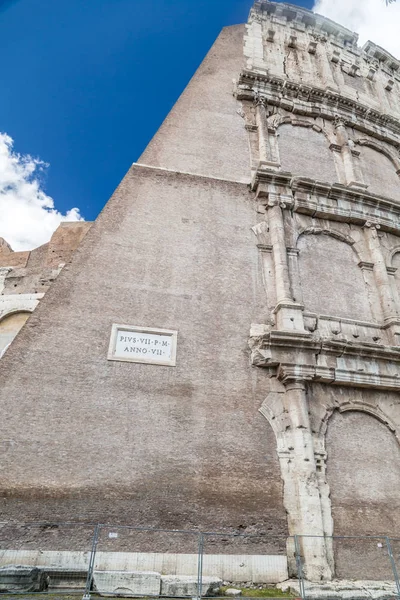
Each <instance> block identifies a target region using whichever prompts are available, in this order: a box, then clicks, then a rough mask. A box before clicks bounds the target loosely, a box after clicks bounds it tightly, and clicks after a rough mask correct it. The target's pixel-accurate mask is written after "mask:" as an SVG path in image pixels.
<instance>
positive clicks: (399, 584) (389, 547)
mask: <svg viewBox="0 0 400 600" xmlns="http://www.w3.org/2000/svg"><path fill="white" fill-rule="evenodd" d="M385 539H386V546H387V551H388V554H389V558H390V562H391V564H392V570H393V575H394V580H395V583H396V588H397V595H398V597H399V600H400V580H399V573H398V571H397V566H396V561H395V560H394V556H393V551H392V544H391V543H390V539H389V537H388V536H386V538H385Z"/></svg>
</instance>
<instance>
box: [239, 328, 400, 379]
mask: <svg viewBox="0 0 400 600" xmlns="http://www.w3.org/2000/svg"><path fill="white" fill-rule="evenodd" d="M249 344H250V347H251V361H252V364H253V365H255V366H258V367H267V368H271V367H272V368H274V369H275V370H276V373H277V376H278V378H279V379H280V380H281V381H282V382H284V383H287V382H288V381H292V380H299V379H300V380H306V381H317V382H321V383H330V384H337V385H347V386H352V387H370V388H373V389H388V390H389V389H390V390H398V391H400V347H394V346H383V345H380V344H371V343H361V342H353V341H349V340H348V339H342V340H333V339H328V338H323V339H321V338H318V337H315V336H313V335H312V334H311V333H310V334H304V333H296V332H286V331H271V332H269V333H265V334H264V335H259V336H253V337H251V338H250V342H249Z"/></svg>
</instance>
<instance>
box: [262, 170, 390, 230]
mask: <svg viewBox="0 0 400 600" xmlns="http://www.w3.org/2000/svg"><path fill="white" fill-rule="evenodd" d="M278 185H279V186H281V187H284V188H285V190H286V191H285V194H286V197H287V198H288V197H290V194H291V195H292V200H291V201H289V200H286V199H285V204H286V205H287V207H290V208H293V210H294V211H295V212H298V213H303V214H307V215H310V216H312V217H320V218H323V219H329V220H331V221H342V222H346V223H353V224H355V225H359V226H362V227H363V226H367V227H376V228H378V229H379V228H380V229H381V230H382V231H388V232H391V233H395V234H397V235H399V233H400V202H398V201H396V200H393V199H391V198H388V197H384V196H379V195H377V194H372V193H370V192H368V191H367V190H365V189H362V188H358V187H357V188H356V187H352V186H351V187H350V186H345V185H342V184H339V183H333V184H331V183H326V182H323V181H317V180H315V179H309V178H305V177H293V176H292V174H291V173H289V172H286V171H280V172H277V171H271V170H267V169H263V170H257V171H256V173H255V174H254V176H253V180H252V183H251V188H252V189H253V190H254V191H255V192H256V197H257V198H260V197H264V198H268V197H269V195H270V192H269V190H270V189H271V187H272V188H273V187H276V186H278Z"/></svg>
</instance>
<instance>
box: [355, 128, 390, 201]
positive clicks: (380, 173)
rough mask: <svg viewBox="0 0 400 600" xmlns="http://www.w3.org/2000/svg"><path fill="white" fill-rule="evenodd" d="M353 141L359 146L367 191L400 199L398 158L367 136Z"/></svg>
mask: <svg viewBox="0 0 400 600" xmlns="http://www.w3.org/2000/svg"><path fill="white" fill-rule="evenodd" d="M355 143H356V144H357V145H359V146H361V148H360V167H361V170H362V174H363V179H364V181H365V183H366V184H367V185H368V191H369V192H372V193H373V194H379V195H380V196H388V197H390V198H394V199H400V177H399V171H400V159H399V158H398V156H397V155H396V154H395V153H394V152H392V151H390V150H389V149H388V148H386V147H385V146H384V145H382V144H379V143H378V142H375V141H373V140H369V139H367V138H362V139H358V140H356V141H355Z"/></svg>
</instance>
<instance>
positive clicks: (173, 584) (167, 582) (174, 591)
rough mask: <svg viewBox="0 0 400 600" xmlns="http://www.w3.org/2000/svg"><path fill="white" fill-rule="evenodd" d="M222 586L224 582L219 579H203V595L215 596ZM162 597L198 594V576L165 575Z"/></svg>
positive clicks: (162, 584)
mask: <svg viewBox="0 0 400 600" xmlns="http://www.w3.org/2000/svg"><path fill="white" fill-rule="evenodd" d="M221 585H222V580H221V579H219V578H218V577H207V576H204V577H202V580H201V595H202V596H213V595H215V594H217V593H218V590H219V588H220V587H221ZM161 595H162V596H169V597H175V596H190V597H191V598H193V597H195V596H197V595H198V593H197V576H191V575H163V576H162V577H161Z"/></svg>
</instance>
